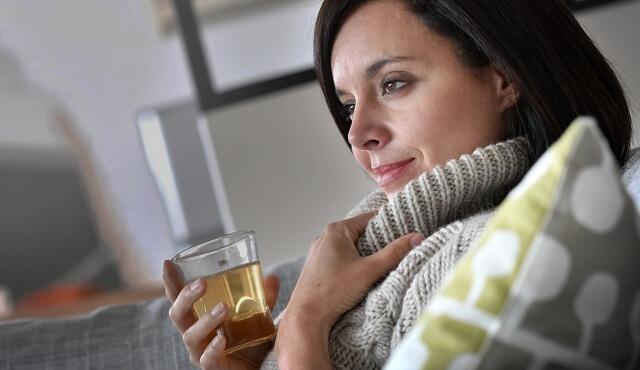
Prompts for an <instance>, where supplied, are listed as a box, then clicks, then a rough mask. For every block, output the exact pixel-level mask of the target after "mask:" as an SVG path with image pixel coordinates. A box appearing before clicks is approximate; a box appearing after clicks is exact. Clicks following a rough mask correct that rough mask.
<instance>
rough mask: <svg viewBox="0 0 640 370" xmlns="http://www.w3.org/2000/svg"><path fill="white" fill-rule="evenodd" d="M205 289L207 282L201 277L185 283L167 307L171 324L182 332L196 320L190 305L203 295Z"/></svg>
mask: <svg viewBox="0 0 640 370" xmlns="http://www.w3.org/2000/svg"><path fill="white" fill-rule="evenodd" d="M206 290H207V283H206V282H205V281H204V280H202V279H197V280H195V281H193V282H191V283H190V284H187V285H186V286H185V287H184V288H183V289H182V291H181V292H180V294H179V295H178V297H177V298H176V300H175V301H174V302H173V305H171V308H170V309H169V318H170V319H171V321H172V322H173V324H174V325H175V326H176V328H178V330H180V332H181V333H184V332H185V331H186V330H187V329H189V328H190V327H191V325H193V324H194V323H195V322H196V317H195V315H194V314H193V311H192V307H193V304H194V303H196V301H197V300H198V299H200V298H202V296H203V295H204V292H205V291H206Z"/></svg>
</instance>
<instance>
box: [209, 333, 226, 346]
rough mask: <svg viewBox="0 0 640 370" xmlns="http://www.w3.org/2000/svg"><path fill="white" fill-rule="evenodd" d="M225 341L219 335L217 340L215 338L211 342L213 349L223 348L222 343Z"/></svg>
mask: <svg viewBox="0 0 640 370" xmlns="http://www.w3.org/2000/svg"><path fill="white" fill-rule="evenodd" d="M223 341H224V338H223V336H222V335H220V334H218V335H216V337H215V338H213V340H212V341H211V347H213V348H222V345H223V344H222V342H223Z"/></svg>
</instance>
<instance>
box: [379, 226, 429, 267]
mask: <svg viewBox="0 0 640 370" xmlns="http://www.w3.org/2000/svg"><path fill="white" fill-rule="evenodd" d="M424 239H425V238H424V236H423V235H422V234H420V233H411V234H407V235H404V236H401V237H400V238H398V239H396V240H394V241H392V242H391V243H389V244H388V245H387V246H386V247H384V248H382V249H381V250H380V251H378V252H377V253H374V254H372V255H371V256H369V258H371V259H372V260H373V261H372V262H373V265H375V266H376V269H378V272H379V274H380V276H382V275H384V274H386V273H387V272H389V271H390V270H392V269H393V268H395V267H396V266H398V264H399V263H400V261H402V259H403V258H404V257H405V256H406V255H407V254H408V253H409V252H410V251H411V250H412V249H413V248H414V247H417V246H418V245H420V244H421V243H422V241H423V240H424Z"/></svg>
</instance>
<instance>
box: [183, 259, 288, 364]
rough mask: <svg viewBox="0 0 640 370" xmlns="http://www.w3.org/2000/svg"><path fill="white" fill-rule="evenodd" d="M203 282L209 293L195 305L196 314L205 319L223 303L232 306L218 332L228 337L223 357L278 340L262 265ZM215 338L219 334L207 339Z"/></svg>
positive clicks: (252, 264) (240, 268)
mask: <svg viewBox="0 0 640 370" xmlns="http://www.w3.org/2000/svg"><path fill="white" fill-rule="evenodd" d="M203 280H204V281H206V282H207V292H206V293H205V295H204V296H203V297H202V298H200V299H199V300H198V301H197V302H196V303H194V305H193V310H194V311H195V312H196V315H197V316H198V317H200V316H202V315H203V314H204V313H205V312H207V311H209V310H210V309H211V308H212V307H213V306H215V305H217V304H218V303H220V302H224V303H226V304H227V306H228V307H229V311H228V313H227V318H226V320H225V321H224V323H223V324H222V326H221V327H220V328H219V329H218V331H219V332H221V333H222V334H223V335H224V336H225V337H226V338H227V346H226V348H225V351H224V352H223V355H226V354H229V353H231V352H233V351H236V350H238V349H241V348H245V347H249V346H252V345H255V344H258V343H262V342H266V341H268V340H270V339H272V338H273V337H275V334H276V328H275V326H274V325H273V318H272V317H271V311H270V310H269V307H268V306H267V301H266V299H265V296H264V287H263V282H262V270H261V268H260V263H259V262H255V263H251V264H248V265H243V266H240V267H237V268H235V269H233V270H229V271H225V272H224V273H221V274H216V275H211V276H208V277H206V278H203ZM214 336H215V332H213V333H211V335H209V337H208V338H207V339H208V340H209V341H210V340H211V339H213V337H214Z"/></svg>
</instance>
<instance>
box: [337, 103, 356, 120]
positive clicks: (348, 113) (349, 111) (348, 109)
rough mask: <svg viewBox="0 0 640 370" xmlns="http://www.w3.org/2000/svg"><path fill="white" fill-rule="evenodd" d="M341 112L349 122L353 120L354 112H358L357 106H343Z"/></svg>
mask: <svg viewBox="0 0 640 370" xmlns="http://www.w3.org/2000/svg"><path fill="white" fill-rule="evenodd" d="M341 108H342V109H340V110H341V113H342V116H343V117H344V118H345V119H346V120H349V121H352V120H353V112H355V110H356V105H355V104H343V105H342V107H341Z"/></svg>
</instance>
